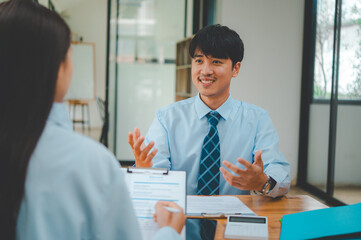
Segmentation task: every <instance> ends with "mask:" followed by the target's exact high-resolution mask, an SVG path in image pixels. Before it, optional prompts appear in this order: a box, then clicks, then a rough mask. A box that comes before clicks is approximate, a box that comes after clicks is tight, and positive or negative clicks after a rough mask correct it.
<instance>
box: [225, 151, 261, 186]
mask: <svg viewBox="0 0 361 240" xmlns="http://www.w3.org/2000/svg"><path fill="white" fill-rule="evenodd" d="M261 155H262V150H259V151H258V152H256V154H255V156H254V162H253V164H251V163H250V162H248V161H247V160H245V159H243V158H238V159H237V161H238V162H239V163H240V164H242V165H243V166H244V167H245V169H241V168H239V167H237V166H235V165H234V164H232V163H230V162H228V161H226V160H225V161H223V162H222V163H223V165H224V166H225V167H227V168H229V169H230V170H231V171H232V172H234V173H235V174H236V175H233V174H232V173H230V172H229V171H227V170H226V169H225V168H224V167H221V168H220V171H221V172H222V173H223V177H224V179H225V180H226V181H227V182H228V183H229V185H231V186H232V187H235V188H238V189H241V190H247V191H262V188H263V186H264V184H265V183H266V182H267V175H266V174H265V173H264V172H263V161H262V157H261Z"/></svg>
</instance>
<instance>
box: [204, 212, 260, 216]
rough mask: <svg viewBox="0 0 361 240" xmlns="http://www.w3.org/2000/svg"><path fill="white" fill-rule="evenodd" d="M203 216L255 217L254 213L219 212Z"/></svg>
mask: <svg viewBox="0 0 361 240" xmlns="http://www.w3.org/2000/svg"><path fill="white" fill-rule="evenodd" d="M201 215H202V216H204V217H206V216H229V215H249V216H252V215H255V214H254V213H222V212H217V213H201Z"/></svg>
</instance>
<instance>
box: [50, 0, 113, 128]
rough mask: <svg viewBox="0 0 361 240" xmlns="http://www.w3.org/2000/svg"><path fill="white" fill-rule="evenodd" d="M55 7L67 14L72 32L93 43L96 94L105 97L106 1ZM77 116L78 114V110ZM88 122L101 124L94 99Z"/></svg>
mask: <svg viewBox="0 0 361 240" xmlns="http://www.w3.org/2000/svg"><path fill="white" fill-rule="evenodd" d="M59 5H60V4H59ZM55 7H57V9H59V8H60V9H59V11H60V12H62V11H65V12H66V14H67V15H68V16H69V17H68V18H67V19H66V20H67V23H68V24H69V26H70V28H71V30H72V32H73V33H77V35H78V36H82V37H83V41H84V42H92V43H95V64H96V65H95V66H96V67H95V77H96V85H95V89H96V96H99V97H101V98H102V99H105V67H106V37H107V1H105V0H87V1H77V2H73V3H72V4H68V5H66V6H65V7H64V8H61V7H59V6H57V5H56V6H55ZM77 116H80V112H79V113H78V114H77ZM90 124H91V127H101V126H102V121H101V119H100V115H99V112H98V109H97V106H96V103H95V101H93V102H91V103H90Z"/></svg>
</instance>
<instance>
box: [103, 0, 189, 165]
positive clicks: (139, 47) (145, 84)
mask: <svg viewBox="0 0 361 240" xmlns="http://www.w3.org/2000/svg"><path fill="white" fill-rule="evenodd" d="M111 16H112V17H111V20H110V23H111V35H110V36H111V39H110V41H111V42H112V45H113V47H112V49H111V54H110V55H111V60H112V61H113V63H114V64H113V69H112V71H113V75H112V77H111V78H110V89H109V93H110V98H111V99H112V104H111V106H110V114H111V115H110V118H111V121H110V124H111V126H110V135H109V136H110V137H109V141H110V146H113V151H114V153H115V154H116V156H117V158H118V159H119V160H120V161H132V160H134V156H133V152H132V150H131V148H130V147H129V145H128V142H127V137H128V132H129V131H133V130H134V128H135V127H139V128H140V130H141V133H142V134H143V135H145V134H146V132H147V131H148V128H149V126H150V124H151V123H152V121H153V118H154V116H155V113H156V110H157V109H159V108H160V107H163V106H166V105H168V104H170V103H172V102H174V100H175V56H176V48H175V47H176V43H177V42H178V41H180V40H182V39H183V38H184V18H185V0H136V1H135V0H134V1H112V15H111Z"/></svg>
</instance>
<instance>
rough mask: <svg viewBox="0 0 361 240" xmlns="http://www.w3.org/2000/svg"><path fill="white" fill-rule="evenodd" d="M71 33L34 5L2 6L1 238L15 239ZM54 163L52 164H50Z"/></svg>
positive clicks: (17, 0) (24, 1) (25, 1)
mask: <svg viewBox="0 0 361 240" xmlns="http://www.w3.org/2000/svg"><path fill="white" fill-rule="evenodd" d="M69 46H70V29H69V27H68V26H67V25H66V23H65V22H64V20H63V19H62V18H61V17H60V16H59V15H58V14H57V13H55V12H53V11H50V10H49V9H47V8H45V7H43V6H41V5H39V4H38V3H37V1H32V0H12V1H7V2H3V3H1V4H0V236H1V238H2V239H15V238H16V222H17V217H18V213H19V209H20V203H21V201H22V198H23V195H24V188H25V179H26V172H27V167H28V164H29V159H30V157H31V155H32V153H33V151H34V149H35V146H36V144H37V142H38V140H39V138H40V136H41V133H42V131H43V129H44V126H45V123H46V120H47V117H48V115H49V112H50V109H51V106H52V103H53V101H54V94H55V86H56V81H57V76H58V70H59V66H60V64H61V62H63V61H64V60H65V58H66V54H67V51H68V49H69ZM49 160H51V159H49Z"/></svg>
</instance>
